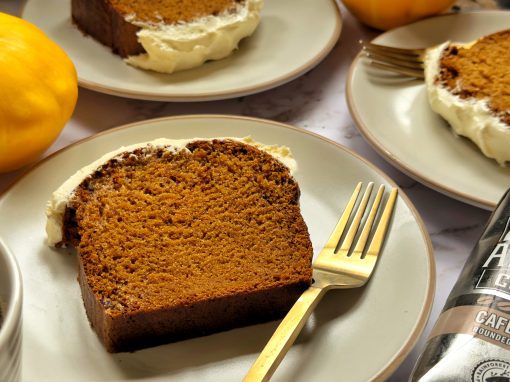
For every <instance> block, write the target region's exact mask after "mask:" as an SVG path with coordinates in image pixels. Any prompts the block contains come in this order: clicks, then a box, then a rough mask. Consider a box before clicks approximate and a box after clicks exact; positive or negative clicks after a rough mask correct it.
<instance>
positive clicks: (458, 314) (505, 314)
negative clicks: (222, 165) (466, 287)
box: [430, 295, 510, 351]
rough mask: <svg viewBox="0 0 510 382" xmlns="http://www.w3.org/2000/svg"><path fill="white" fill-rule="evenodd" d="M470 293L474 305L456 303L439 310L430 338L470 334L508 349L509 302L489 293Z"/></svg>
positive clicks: (509, 328)
mask: <svg viewBox="0 0 510 382" xmlns="http://www.w3.org/2000/svg"><path fill="white" fill-rule="evenodd" d="M464 297H467V296H464ZM471 297H476V298H477V299H476V301H475V305H471V304H470V305H463V306H455V307H453V308H450V309H448V310H446V311H444V312H443V313H441V315H440V316H439V318H438V320H437V322H436V325H435V326H434V328H433V330H432V332H431V333H430V338H433V337H436V336H440V335H443V334H453V333H456V334H469V335H471V336H473V337H476V338H479V339H481V340H484V341H486V342H489V343H492V344H494V345H497V346H500V347H502V348H504V349H506V350H509V351H510V302H508V301H506V300H503V299H499V298H497V297H496V296H490V295H478V296H476V295H471ZM463 300H464V301H465V300H470V299H466V298H464V299H463Z"/></svg>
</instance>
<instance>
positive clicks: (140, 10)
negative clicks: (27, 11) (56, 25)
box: [71, 0, 242, 57]
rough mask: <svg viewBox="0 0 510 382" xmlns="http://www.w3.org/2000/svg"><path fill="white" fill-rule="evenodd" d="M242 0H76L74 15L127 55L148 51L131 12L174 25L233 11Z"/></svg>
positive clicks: (84, 28)
mask: <svg viewBox="0 0 510 382" xmlns="http://www.w3.org/2000/svg"><path fill="white" fill-rule="evenodd" d="M240 2H242V0H207V1H204V0H153V1H141V0H72V1H71V15H72V19H73V22H74V23H75V24H76V25H77V26H78V28H79V29H80V30H81V31H82V32H84V33H86V34H88V35H90V36H92V37H93V38H95V39H96V40H98V41H99V42H101V43H102V44H104V45H106V46H109V47H110V48H112V51H113V52H114V53H116V54H119V55H120V56H121V57H127V56H131V55H138V54H141V53H144V52H145V50H144V48H143V47H142V45H141V44H140V43H139V42H138V39H137V36H136V33H137V32H138V30H139V29H140V28H139V27H138V26H136V25H133V24H132V23H130V22H127V21H126V20H125V17H126V16H128V15H134V16H135V18H136V20H137V21H141V22H146V23H165V24H174V23H178V22H189V21H192V20H194V19H197V18H200V17H204V16H208V15H218V14H220V13H221V12H224V11H229V10H233V9H235V5H236V4H237V3H240Z"/></svg>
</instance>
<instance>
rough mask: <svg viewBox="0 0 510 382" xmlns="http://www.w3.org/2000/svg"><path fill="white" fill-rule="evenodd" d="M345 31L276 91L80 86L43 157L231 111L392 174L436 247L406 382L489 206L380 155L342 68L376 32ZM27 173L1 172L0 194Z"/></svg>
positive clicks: (13, 7) (6, 2) (351, 25)
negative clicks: (116, 91) (148, 122)
mask: <svg viewBox="0 0 510 382" xmlns="http://www.w3.org/2000/svg"><path fill="white" fill-rule="evenodd" d="M18 10H19V4H18V2H17V1H13V0H0V11H4V12H10V13H14V14H15V13H17V12H18ZM341 12H342V15H343V29H342V34H341V37H340V40H339V41H338V43H337V44H336V46H335V47H334V49H333V50H332V52H331V53H330V54H329V55H328V56H327V57H326V58H325V60H324V61H323V62H322V63H320V64H319V65H318V66H317V67H315V68H314V69H313V70H311V71H310V72H309V73H307V74H305V75H304V76H302V77H300V78H298V79H296V80H294V81H292V82H290V83H288V84H286V85H283V86H280V87H278V88H276V89H273V90H269V91H265V92H263V93H260V94H256V95H251V96H246V97H242V98H237V99H231V100H223V101H212V102H202V103H164V102H149V101H139V100H130V99H125V98H119V97H114V96H108V95H104V94H100V93H95V92H93V91H89V90H86V89H83V88H80V93H79V100H78V104H77V106H76V110H75V112H74V115H73V117H72V118H71V120H70V121H69V122H68V124H67V126H66V127H65V129H64V130H63V132H62V133H61V135H60V136H59V138H58V139H57V141H56V142H55V143H54V144H53V145H52V146H51V147H50V149H49V150H48V151H47V152H46V153H45V154H44V155H45V156H47V155H49V154H51V153H53V152H55V151H57V150H59V149H61V148H63V147H65V146H67V145H69V144H71V143H73V142H76V141H77V140H80V139H82V138H85V137H89V136H91V135H93V134H96V133H99V132H101V131H104V130H107V129H109V128H111V127H114V126H118V125H122V124H125V123H129V122H135V121H140V120H145V119H148V118H154V117H161V116H173V115H182V114H203V113H206V114H236V115H244V116H253V117H260V118H266V119H271V120H275V121H280V122H284V123H288V124H291V125H294V126H298V127H300V128H303V129H305V130H308V131H312V132H315V133H318V134H321V135H323V136H325V137H327V138H330V139H332V140H334V141H336V142H338V143H340V144H342V145H345V146H347V147H348V148H350V149H352V150H353V151H355V152H357V153H358V154H360V155H361V156H363V157H365V158H366V159H368V160H369V161H371V162H372V163H374V164H375V165H376V166H378V167H379V168H381V169H382V170H383V171H384V172H385V173H386V174H388V175H389V176H390V177H391V178H393V179H394V180H395V181H396V182H397V184H398V185H399V186H400V187H401V188H402V189H403V190H404V192H405V193H406V194H407V196H408V197H409V198H410V200H411V201H412V202H413V203H414V205H415V207H416V208H417V210H418V212H419V213H420V214H421V217H422V218H423V221H424V223H425V225H426V228H427V229H428V232H429V234H430V237H431V239H432V243H433V247H434V255H435V259H436V267H437V285H436V295H435V300H434V305H433V308H432V313H431V316H430V319H429V323H428V325H427V327H426V329H425V331H424V333H423V335H422V336H421V339H420V340H419V342H418V344H417V345H416V347H415V348H414V350H413V351H412V352H411V354H410V355H409V356H408V357H407V359H406V360H405V361H404V362H403V364H402V365H401V366H400V367H399V368H398V370H397V371H396V372H395V373H394V374H393V375H392V376H391V377H390V378H389V381H405V380H407V378H408V376H409V374H410V371H411V369H412V367H413V365H414V363H415V361H416V358H417V357H418V355H419V353H420V352H421V351H422V350H423V347H424V344H425V339H426V337H427V334H428V333H429V331H430V329H431V326H432V324H433V323H434V321H435V319H436V318H437V317H438V314H439V312H440V310H441V308H442V306H443V303H444V302H445V299H446V297H447V295H448V294H449V292H450V290H451V288H452V286H453V283H454V282H455V280H456V279H457V276H458V274H459V272H460V270H461V268H462V266H463V264H464V263H465V261H466V259H467V256H468V255H469V253H470V251H471V249H472V248H473V246H474V245H475V243H476V241H477V239H478V237H479V236H480V235H481V233H482V229H483V227H484V225H485V223H486V221H487V219H488V217H489V211H485V210H482V209H479V208H476V207H472V206H469V205H467V204H464V203H461V202H458V201H456V200H453V199H451V198H449V197H447V196H444V195H442V194H440V193H438V192H436V191H434V190H432V189H429V188H427V187H425V186H423V185H422V184H420V183H418V182H416V181H415V180H413V179H411V178H409V177H408V176H406V175H404V174H403V173H402V172H400V171H399V170H397V169H395V168H394V167H392V166H391V165H390V164H388V162H386V161H385V159H383V158H382V157H380V156H379V155H378V154H377V153H376V152H375V151H374V150H373V149H372V147H371V146H369V144H368V143H367V142H365V140H364V139H363V137H362V136H361V135H360V133H359V132H358V130H357V128H356V126H355V125H354V122H353V120H352V118H351V116H350V115H349V111H348V108H347V104H346V100H345V93H344V90H345V82H346V77H347V73H348V68H349V65H350V63H351V61H352V60H353V58H354V57H355V55H356V54H357V53H358V51H359V45H358V44H357V41H358V40H359V39H361V38H363V39H371V38H373V37H375V36H376V35H377V32H375V31H373V30H369V29H368V28H365V27H363V26H361V25H360V24H359V23H358V22H357V21H356V20H354V19H353V17H352V16H351V15H350V14H349V12H348V11H347V10H346V9H345V8H344V7H342V6H341ZM24 171H25V170H20V171H17V172H14V173H9V174H3V175H0V194H1V192H2V191H3V190H5V189H6V188H7V186H8V185H9V184H10V183H12V182H13V181H14V179H16V178H17V177H19V176H20V175H22V174H23V172H24Z"/></svg>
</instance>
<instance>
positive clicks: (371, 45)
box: [360, 40, 425, 56]
mask: <svg viewBox="0 0 510 382" xmlns="http://www.w3.org/2000/svg"><path fill="white" fill-rule="evenodd" d="M360 43H361V44H362V45H363V46H364V47H366V49H369V50H372V51H379V52H381V53H384V52H386V53H396V54H400V55H404V56H422V55H423V54H424V53H425V49H406V48H395V47H392V46H386V45H379V44H374V43H373V42H364V41H362V40H360Z"/></svg>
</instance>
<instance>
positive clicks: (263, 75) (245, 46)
mask: <svg viewBox="0 0 510 382" xmlns="http://www.w3.org/2000/svg"><path fill="white" fill-rule="evenodd" d="M70 3H71V1H70V0H27V1H26V4H25V7H24V11H23V18H25V19H27V20H29V21H31V22H32V23H34V24H36V25H37V26H39V27H40V28H41V29H42V30H44V31H45V32H46V33H47V34H48V36H49V37H50V38H51V39H53V40H54V41H55V42H57V43H58V44H59V45H60V46H61V47H62V48H63V49H64V50H65V51H66V52H67V53H68V54H69V56H70V57H71V59H72V60H73V61H74V63H75V65H76V68H77V71H78V78H79V83H80V85H81V86H83V87H85V88H88V89H92V90H95V91H99V92H103V93H107V94H113V95H118V96H123V97H129V98H139V99H148V100H160V101H203V100H214V99H225V98H232V97H239V96H243V95H247V94H252V93H256V92H260V91H263V90H267V89H270V88H273V87H275V86H278V85H281V84H283V83H285V82H288V81H290V80H292V79H294V78H296V77H298V76H299V75H301V74H303V73H305V72H306V71H308V70H310V69H311V68H312V67H314V66H315V65H317V64H318V63H319V62H320V61H321V60H322V59H323V58H324V57H325V56H326V55H327V54H328V53H329V51H330V50H331V49H332V48H333V46H334V44H335V43H336V41H337V40H338V37H339V36H340V31H341V25H342V23H341V18H340V11H339V10H338V7H337V5H336V4H335V2H334V1H333V0H314V3H313V6H310V2H309V1H308V0H267V1H266V2H265V6H264V8H263V11H262V21H261V23H260V25H259V28H258V29H257V30H256V32H255V33H254V34H253V35H252V36H251V37H249V38H246V39H245V40H243V41H242V42H241V44H240V46H239V50H238V51H236V52H234V54H232V55H231V56H230V57H227V58H225V59H223V60H219V61H212V62H208V63H206V64H205V65H203V66H201V67H198V68H195V69H191V70H187V71H183V72H177V73H173V74H171V75H167V74H158V73H155V72H151V71H145V70H141V69H136V68H133V67H131V66H129V65H127V64H125V63H124V62H123V61H122V60H121V58H120V57H119V56H116V55H114V54H113V53H111V52H110V50H109V48H106V47H104V46H103V45H101V44H100V43H98V42H96V41H95V40H93V39H92V38H90V37H85V36H84V35H83V34H82V33H81V32H80V31H79V30H78V29H77V28H76V27H75V26H74V25H73V24H72V23H71V16H70V15H71V10H70Z"/></svg>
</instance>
